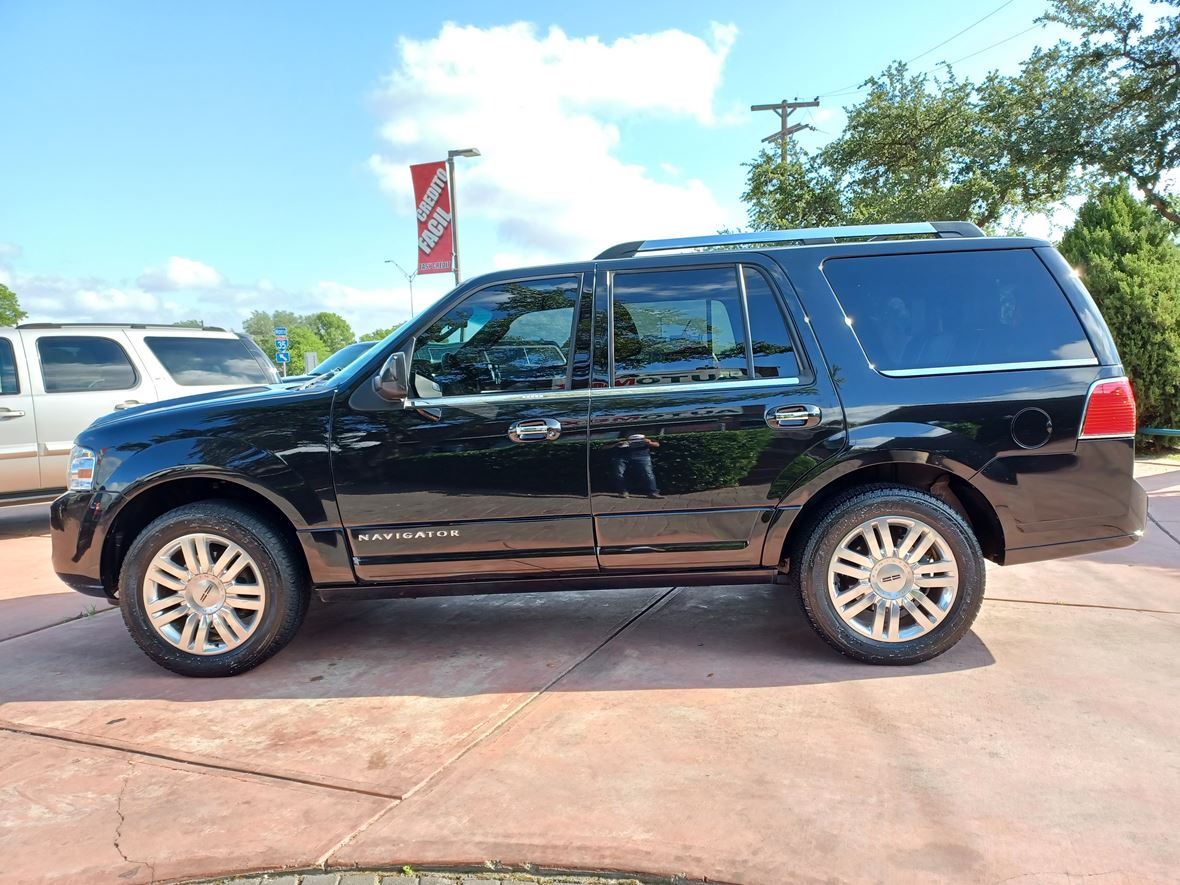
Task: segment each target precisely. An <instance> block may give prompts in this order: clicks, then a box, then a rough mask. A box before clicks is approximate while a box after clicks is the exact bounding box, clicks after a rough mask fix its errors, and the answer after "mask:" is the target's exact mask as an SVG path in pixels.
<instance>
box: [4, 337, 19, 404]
mask: <svg viewBox="0 0 1180 885" xmlns="http://www.w3.org/2000/svg"><path fill="white" fill-rule="evenodd" d="M16 393H20V381H19V380H18V379H17V377H16V352H15V351H14V350H13V348H12V342H11V341H9V340H8V339H7V338H0V396H12V395H13V394H16Z"/></svg>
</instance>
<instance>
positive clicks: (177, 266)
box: [138, 255, 223, 292]
mask: <svg viewBox="0 0 1180 885" xmlns="http://www.w3.org/2000/svg"><path fill="white" fill-rule="evenodd" d="M222 282H223V278H222V276H221V274H220V273H218V272H217V270H216V269H215V268H212V267H210V266H209V265H207V264H205V263H204V262H201V261H194V260H193V259H191V258H181V257H179V256H177V255H173V256H172V257H171V258H169V259H168V261H167V263H165V264H164V266H163V267H149V268H146V269H145V270H144V272H143V273H142V274H141V275H140V277H139V280H138V283H139V286H140V288H143V289H148V290H150V291H153V292H175V291H176V290H177V289H215V288H217V287H218V286H220V285H221V283H222Z"/></svg>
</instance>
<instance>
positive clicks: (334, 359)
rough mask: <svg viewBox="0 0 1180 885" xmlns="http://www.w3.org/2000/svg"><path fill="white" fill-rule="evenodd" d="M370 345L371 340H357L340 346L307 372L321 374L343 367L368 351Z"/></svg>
mask: <svg viewBox="0 0 1180 885" xmlns="http://www.w3.org/2000/svg"><path fill="white" fill-rule="evenodd" d="M372 346H373V342H372V341H359V342H357V343H356V344H346V345H345V346H344V347H342V348H340V349H339V350H338V351H336V352H335V353H334V354H332V355H331V356H330V357H328V358H327V359H326V360H324V361H323V362H322V363H320V364H319V365H318V366H316V367H315V368H314V369H312V370H311V372H310V373H309V374H312V375H323V374H324V373H325V372H333V371H335V370H336V369H343V368H344V367H345V366H347V365H348V364H349V363H351V362H352V361H353V360H354V359H356V358H357V357H359V356H362V355H364V354H366V353H368V352H369V349H370V348H371V347H372Z"/></svg>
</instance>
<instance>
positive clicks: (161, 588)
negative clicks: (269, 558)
mask: <svg viewBox="0 0 1180 885" xmlns="http://www.w3.org/2000/svg"><path fill="white" fill-rule="evenodd" d="M142 592H143V603H144V608H145V609H146V611H147V616H148V619H149V622H150V623H151V625H152V628H153V629H154V630H155V631H156V632H157V633H158V634H159V635H160V636H161V637H163V638H164V639H165V640H166V641H167V642H168V643H170V644H171V645H174V646H175V647H176V648H179V649H180V650H181V651H185V652H188V653H189V654H194V655H221V654H225V653H226V652H230V651H233V650H234V649H235V648H237V647H238V646H240V645H241V644H242V643H243V642H245V641H246V640H247V639H249V638H250V636H251V635H253V633H254V631H255V630H256V629H257V628H258V625H259V623H260V622H261V620H262V612H263V610H264V609H265V607H266V587H265V585H264V584H263V582H262V572H261V570H260V569H259V568H258V564H257V563H255V562H254V559H253V558H252V557H251V556H250V555H249V554H248V553H247V552H246V551H245V550H243V549H242V548H241V547H239V546H238V545H237V544H235V543H234V542H233V541H227V540H226V539H225V538H221V537H219V536H217V535H210V534H205V533H203V532H201V533H195V534H190V535H184V536H183V537H180V538H177V539H176V540H174V541H169V542H168V543H167V544H166V545H165V546H164V547H163V548H161V549H160V551H159V552H158V553H157V554H156V555H155V557H154V558H153V559H152V561H151V564H150V565H149V566H148V570H147V576H146V577H145V578H144V579H143V589H142Z"/></svg>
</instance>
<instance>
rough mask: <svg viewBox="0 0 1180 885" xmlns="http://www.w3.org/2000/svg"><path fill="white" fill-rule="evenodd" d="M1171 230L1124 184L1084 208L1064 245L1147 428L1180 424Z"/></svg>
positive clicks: (1177, 268) (1178, 272)
mask: <svg viewBox="0 0 1180 885" xmlns="http://www.w3.org/2000/svg"><path fill="white" fill-rule="evenodd" d="M1172 233H1173V228H1172V227H1171V225H1170V224H1169V223H1168V222H1166V221H1164V220H1163V219H1162V218H1161V217H1160V215H1159V214H1157V213H1156V212H1155V211H1153V210H1152V209H1151V208H1149V207H1148V206H1147V205H1146V204H1145V203H1143V202H1141V201H1140V200H1138V199H1136V198H1135V196H1134V195H1132V193H1131V191H1130V189H1129V188H1128V186H1127V184H1126V182H1124V181H1120V182H1118V183H1114V184H1108V185H1106V186H1104V187H1102V188H1101V189H1100V190H1099V191H1098V192H1097V193H1096V194H1094V195H1093V196H1092V197H1091V198H1090V199H1089V200H1088V201H1087V202H1086V204H1085V205H1084V206H1082V209H1081V211H1080V212H1079V213H1078V217H1077V221H1076V222H1075V224H1074V226H1073V227H1072V228H1071V229H1070V230H1069V232H1068V233H1066V235H1065V237H1064V238H1063V239H1062V241H1061V253H1062V254H1063V255H1064V256H1065V257H1066V259H1067V260H1068V261H1069V262H1070V263H1072V264H1073V265H1074V266H1075V267H1076V268H1077V269H1078V270H1079V272H1080V273H1081V275H1082V279H1083V280H1084V281H1085V283H1086V287H1087V288H1088V289H1089V290H1090V294H1092V295H1093V296H1094V300H1095V301H1096V302H1097V303H1098V307H1099V308H1100V309H1101V311H1102V315H1103V316H1104V317H1105V318H1106V322H1107V325H1109V326H1110V331H1111V333H1112V334H1113V335H1114V339H1115V343H1116V344H1117V345H1118V348H1119V356H1120V357H1121V358H1122V361H1123V367H1124V368H1125V369H1126V371H1127V375H1128V376H1129V377H1130V378H1131V384H1132V386H1133V388H1134V390H1135V399H1136V401H1137V403H1138V405H1139V420H1140V424H1142V425H1144V426H1156V427H1158V426H1164V427H1180V247H1177V245H1176V242H1175V240H1174V239H1173V238H1172Z"/></svg>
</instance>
